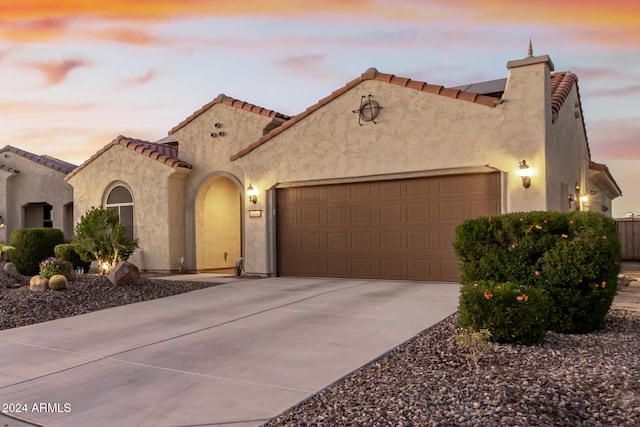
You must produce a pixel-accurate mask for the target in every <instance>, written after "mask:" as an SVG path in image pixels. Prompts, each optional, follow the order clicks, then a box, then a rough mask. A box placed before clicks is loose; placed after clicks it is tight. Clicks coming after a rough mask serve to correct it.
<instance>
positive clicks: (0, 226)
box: [0, 216, 4, 228]
mask: <svg viewBox="0 0 640 427" xmlns="http://www.w3.org/2000/svg"><path fill="white" fill-rule="evenodd" d="M0 228H4V218H2V217H1V216H0Z"/></svg>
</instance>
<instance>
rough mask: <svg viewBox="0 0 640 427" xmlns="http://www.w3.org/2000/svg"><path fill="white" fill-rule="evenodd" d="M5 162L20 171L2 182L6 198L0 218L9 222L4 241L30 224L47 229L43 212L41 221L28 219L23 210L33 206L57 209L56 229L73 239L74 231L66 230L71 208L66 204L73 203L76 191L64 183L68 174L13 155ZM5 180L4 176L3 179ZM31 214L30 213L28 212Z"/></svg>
mask: <svg viewBox="0 0 640 427" xmlns="http://www.w3.org/2000/svg"><path fill="white" fill-rule="evenodd" d="M2 163H3V164H5V165H7V166H10V167H11V168H13V169H15V170H18V171H19V172H18V173H12V174H10V175H9V176H7V177H6V179H2V180H3V181H4V182H3V184H2V185H3V187H4V188H1V187H0V191H1V190H2V189H4V192H3V194H4V196H3V198H2V200H1V201H0V202H4V204H3V205H1V206H0V215H2V216H3V218H4V220H5V224H6V227H5V228H4V233H3V234H4V236H3V237H4V239H5V240H4V241H5V242H6V241H7V240H6V239H8V238H9V236H10V235H11V232H12V231H13V230H15V229H17V228H22V227H25V226H27V225H28V224H36V223H37V224H38V226H39V227H42V226H43V221H42V216H41V215H42V212H41V211H40V218H35V219H34V220H33V221H35V222H33V221H32V222H28V221H27V219H26V218H25V217H24V213H25V211H24V209H23V207H24V206H25V205H27V204H29V203H48V204H49V205H51V206H53V228H58V229H60V230H62V231H63V232H64V233H65V238H68V239H70V238H71V237H72V235H73V230H72V229H71V230H70V229H69V227H68V226H67V227H65V224H68V223H66V222H65V217H66V215H67V213H68V209H66V208H65V205H68V204H69V203H73V188H72V187H71V186H70V185H69V184H67V183H66V182H65V181H64V177H65V174H64V173H63V172H59V171H56V170H54V169H51V168H49V167H47V166H45V165H42V164H40V163H37V162H34V161H32V160H29V159H26V158H24V157H22V156H20V155H18V154H15V153H13V152H4V153H3V154H2ZM0 178H1V177H0ZM27 213H28V212H27Z"/></svg>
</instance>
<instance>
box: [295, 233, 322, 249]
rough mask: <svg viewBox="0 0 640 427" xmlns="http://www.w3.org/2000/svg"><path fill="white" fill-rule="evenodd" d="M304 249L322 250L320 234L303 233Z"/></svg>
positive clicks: (302, 243) (302, 245)
mask: <svg viewBox="0 0 640 427" xmlns="http://www.w3.org/2000/svg"><path fill="white" fill-rule="evenodd" d="M301 236H302V239H301V244H300V247H301V248H302V249H320V233H302V235H301Z"/></svg>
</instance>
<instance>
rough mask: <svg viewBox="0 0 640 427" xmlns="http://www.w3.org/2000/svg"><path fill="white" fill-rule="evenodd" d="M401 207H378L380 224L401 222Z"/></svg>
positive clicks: (399, 205) (395, 205)
mask: <svg viewBox="0 0 640 427" xmlns="http://www.w3.org/2000/svg"><path fill="white" fill-rule="evenodd" d="M402 207H403V206H402V205H401V204H400V203H394V204H390V205H382V206H380V209H379V218H380V222H403V215H402V212H403V209H402Z"/></svg>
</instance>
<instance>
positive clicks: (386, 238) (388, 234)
mask: <svg viewBox="0 0 640 427" xmlns="http://www.w3.org/2000/svg"><path fill="white" fill-rule="evenodd" d="M403 246H404V247H406V244H405V245H403V244H402V232H400V231H382V232H380V250H382V251H385V250H402V248H403Z"/></svg>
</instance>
